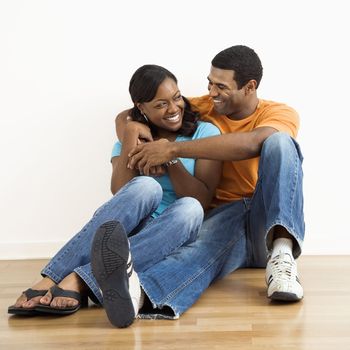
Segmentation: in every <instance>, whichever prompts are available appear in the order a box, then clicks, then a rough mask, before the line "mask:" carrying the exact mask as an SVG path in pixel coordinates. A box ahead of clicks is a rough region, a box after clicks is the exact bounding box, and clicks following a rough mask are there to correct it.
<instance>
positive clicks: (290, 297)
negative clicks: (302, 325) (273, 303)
mask: <svg viewBox="0 0 350 350" xmlns="http://www.w3.org/2000/svg"><path fill="white" fill-rule="evenodd" d="M269 298H270V299H271V300H281V301H299V300H301V299H302V298H303V297H301V298H300V297H298V296H297V295H296V294H294V293H286V292H274V293H272V294H271V295H270V296H269Z"/></svg>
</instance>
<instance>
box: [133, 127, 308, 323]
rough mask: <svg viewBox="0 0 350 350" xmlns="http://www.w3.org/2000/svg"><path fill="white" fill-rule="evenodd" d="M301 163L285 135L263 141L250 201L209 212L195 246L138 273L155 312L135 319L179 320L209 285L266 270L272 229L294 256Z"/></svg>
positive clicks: (299, 227) (300, 222) (300, 219)
mask: <svg viewBox="0 0 350 350" xmlns="http://www.w3.org/2000/svg"><path fill="white" fill-rule="evenodd" d="M301 164H302V155H301V152H300V149H299V146H298V144H297V143H296V141H295V140H294V139H292V138H291V137H290V136H288V135H287V134H285V133H281V132H278V133H275V134H273V135H271V136H270V137H269V138H268V139H266V140H265V142H264V144H263V148H262V151H261V156H260V161H259V173H258V182H257V185H256V189H255V192H254V195H253V197H252V198H245V199H242V200H239V201H235V202H232V203H229V204H226V205H223V206H219V207H217V208H215V209H213V210H212V211H210V212H209V214H208V215H207V216H206V217H205V220H204V222H203V225H202V228H201V230H200V232H199V234H198V238H197V240H196V241H195V242H192V243H189V244H186V245H184V246H182V247H180V248H179V249H178V250H177V251H176V252H174V253H173V254H170V255H169V256H168V257H166V258H165V259H164V260H162V261H161V262H159V263H158V264H156V265H154V266H153V267H151V268H149V269H148V270H146V271H143V272H141V273H139V274H138V275H139V279H140V283H141V285H142V287H143V289H144V291H145V293H146V294H147V296H148V298H149V300H150V301H151V303H152V306H153V308H155V309H156V310H152V314H150V313H149V312H146V311H145V312H143V311H142V310H141V312H140V315H139V317H141V318H178V317H179V315H180V314H182V313H183V312H185V311H186V310H187V309H188V308H189V307H190V306H191V305H192V304H193V303H195V302H196V300H197V299H198V298H199V296H200V295H201V294H202V293H203V292H204V291H205V289H206V288H207V287H208V286H209V285H210V284H211V283H212V282H213V281H215V280H217V279H219V278H223V277H224V276H226V275H227V274H229V273H231V272H232V271H234V270H236V269H238V268H242V267H265V266H266V262H267V258H268V255H269V252H270V250H271V248H272V237H271V228H273V227H274V226H276V225H281V226H283V227H285V228H286V229H287V231H288V232H289V233H290V234H291V235H292V236H293V237H294V238H295V244H294V248H293V254H294V256H295V257H296V258H297V257H298V256H299V255H300V254H301V245H302V242H303V239H304V230H305V226H304V216H303V192H302V178H303V173H302V168H301ZM164 306H167V307H166V308H164ZM162 308H163V310H162ZM169 308H170V309H171V310H172V314H171V315H169Z"/></svg>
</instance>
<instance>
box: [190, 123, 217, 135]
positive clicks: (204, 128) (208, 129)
mask: <svg viewBox="0 0 350 350" xmlns="http://www.w3.org/2000/svg"><path fill="white" fill-rule="evenodd" d="M220 134H221V133H220V130H219V129H218V128H217V127H216V126H215V125H214V124H212V123H208V122H202V121H199V122H198V126H197V130H196V132H195V133H194V134H193V136H192V139H198V138H201V137H209V136H216V135H220Z"/></svg>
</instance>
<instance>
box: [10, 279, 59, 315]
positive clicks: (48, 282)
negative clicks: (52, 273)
mask: <svg viewBox="0 0 350 350" xmlns="http://www.w3.org/2000/svg"><path fill="white" fill-rule="evenodd" d="M54 285H55V282H54V281H53V280H52V279H50V278H49V277H44V278H43V279H42V280H41V281H39V282H38V283H36V284H34V286H33V287H31V289H33V290H47V289H49V288H51V287H52V286H54ZM41 298H42V296H37V297H34V298H32V299H29V300H28V298H27V296H26V295H25V294H22V295H21V296H20V297H19V298H18V299H17V300H16V303H15V304H14V306H15V307H23V308H25V309H32V308H34V307H35V306H36V305H38V304H39V302H40V299H41Z"/></svg>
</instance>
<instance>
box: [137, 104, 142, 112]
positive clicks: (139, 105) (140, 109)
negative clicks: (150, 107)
mask: <svg viewBox="0 0 350 350" xmlns="http://www.w3.org/2000/svg"><path fill="white" fill-rule="evenodd" d="M136 107H137V108H138V109H139V111H140V112H141V114H143V109H142V103H136Z"/></svg>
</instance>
